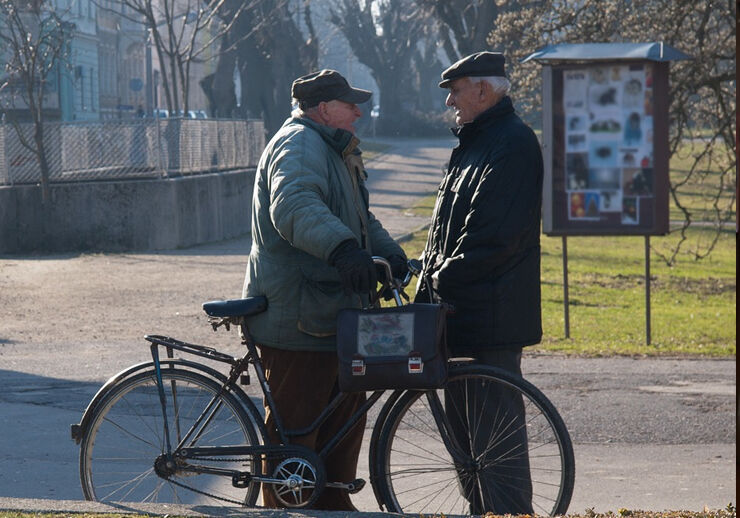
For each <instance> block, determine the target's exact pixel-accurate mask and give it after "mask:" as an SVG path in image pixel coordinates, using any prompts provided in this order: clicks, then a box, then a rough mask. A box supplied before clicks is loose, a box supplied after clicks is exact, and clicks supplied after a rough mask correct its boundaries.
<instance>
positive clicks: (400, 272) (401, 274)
mask: <svg viewBox="0 0 740 518" xmlns="http://www.w3.org/2000/svg"><path fill="white" fill-rule="evenodd" d="M387 261H388V262H389V263H390V265H391V274H392V275H393V278H394V279H399V280H403V279H404V278H405V277H406V274H407V273H408V271H409V267H408V261H406V258H405V257H404V256H402V255H397V254H394V255H391V256H389V257H388V258H387ZM377 267H378V278H379V279H385V277H386V275H387V271H386V269H385V267H382V266H380V265H377ZM380 296H381V297H383V300H393V291H392V290H391V289H390V288H385V289H384V290H383V291H382V292H381V293H380Z"/></svg>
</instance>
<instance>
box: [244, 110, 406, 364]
mask: <svg viewBox="0 0 740 518" xmlns="http://www.w3.org/2000/svg"><path fill="white" fill-rule="evenodd" d="M357 144H359V140H358V139H357V138H356V137H355V136H353V135H352V134H351V133H350V132H348V131H346V130H342V129H335V128H331V127H328V126H323V125H321V124H318V123H315V122H313V121H311V120H309V119H305V118H290V119H288V120H287V121H285V123H284V124H283V126H282V128H281V129H280V130H279V131H278V132H277V134H276V135H275V136H274V137H273V138H272V139H271V140H270V142H269V143H268V144H267V147H266V148H265V151H264V152H263V154H262V157H261V158H260V162H259V165H258V168H257V176H256V178H255V185H254V193H253V197H252V249H251V251H250V254H249V262H248V264H247V273H246V278H245V280H244V289H243V293H242V294H243V296H245V297H247V296H254V295H265V296H266V297H267V311H265V312H264V313H261V314H259V315H256V316H253V317H250V319H249V321H248V325H249V330H250V332H251V333H252V336H253V338H254V339H255V341H256V342H257V343H258V344H261V345H266V346H270V347H276V348H279V349H289V350H304V351H311V350H314V351H327V350H328V351H331V350H336V342H335V335H336V316H337V312H338V311H339V310H340V309H342V308H348V307H362V306H363V305H365V304H366V303H367V301H366V300H363V298H361V297H360V296H359V295H357V294H351V295H345V294H344V291H343V289H342V285H341V280H340V278H339V274H338V272H337V270H336V269H335V268H334V267H332V266H329V264H328V263H327V260H328V258H329V254H331V252H332V251H333V250H334V249H335V248H336V247H337V245H339V244H340V243H341V242H343V241H345V240H347V239H355V240H357V242H358V244H360V246H364V247H365V249H367V250H368V251H369V252H370V253H371V254H372V255H379V256H383V257H388V256H390V255H393V254H399V255H404V253H403V251H402V250H401V248H400V247H399V246H398V244H397V243H396V242H395V241H394V240H393V239H392V238H391V237H390V235H389V234H388V232H387V231H386V230H385V229H384V228H383V227H382V225H381V224H380V222H379V221H378V220H376V219H375V217H374V216H373V214H372V213H371V212H370V211H369V210H368V192H367V189H366V188H365V176H366V173H365V171H364V168H363V167H362V160H361V158H360V151H359V149H358V148H357Z"/></svg>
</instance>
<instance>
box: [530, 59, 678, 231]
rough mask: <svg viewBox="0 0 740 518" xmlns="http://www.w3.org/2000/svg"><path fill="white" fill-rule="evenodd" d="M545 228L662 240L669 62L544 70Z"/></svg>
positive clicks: (665, 204)
mask: <svg viewBox="0 0 740 518" xmlns="http://www.w3.org/2000/svg"><path fill="white" fill-rule="evenodd" d="M543 117H544V120H543V150H544V155H545V157H544V158H545V181H544V193H543V230H544V232H545V234H548V235H662V234H666V233H667V232H668V229H669V221H668V193H669V189H668V185H669V184H668V182H669V179H668V161H669V153H668V64H667V63H661V62H654V61H649V60H635V61H625V60H619V61H613V62H608V61H595V62H589V63H581V64H573V63H568V64H562V65H546V66H544V67H543Z"/></svg>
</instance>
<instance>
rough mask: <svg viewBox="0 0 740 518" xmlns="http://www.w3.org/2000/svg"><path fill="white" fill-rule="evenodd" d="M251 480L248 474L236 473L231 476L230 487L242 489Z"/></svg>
mask: <svg viewBox="0 0 740 518" xmlns="http://www.w3.org/2000/svg"><path fill="white" fill-rule="evenodd" d="M251 480H252V475H251V474H250V473H245V472H243V471H240V472H239V473H236V474H234V475H232V477H231V485H232V486H234V487H238V488H244V487H247V486H248V485H249V482H250V481H251Z"/></svg>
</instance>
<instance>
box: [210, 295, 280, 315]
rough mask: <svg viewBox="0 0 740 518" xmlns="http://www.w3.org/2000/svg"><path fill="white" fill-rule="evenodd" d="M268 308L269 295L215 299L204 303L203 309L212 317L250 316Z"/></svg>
mask: <svg viewBox="0 0 740 518" xmlns="http://www.w3.org/2000/svg"><path fill="white" fill-rule="evenodd" d="M265 309H267V297H264V296H262V295H260V296H257V297H247V298H246V299H234V300H213V301H210V302H204V303H203V311H205V312H206V314H207V315H208V316H211V317H221V318H225V317H248V316H250V315H256V314H257V313H262V312H263V311H264V310H265Z"/></svg>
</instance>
